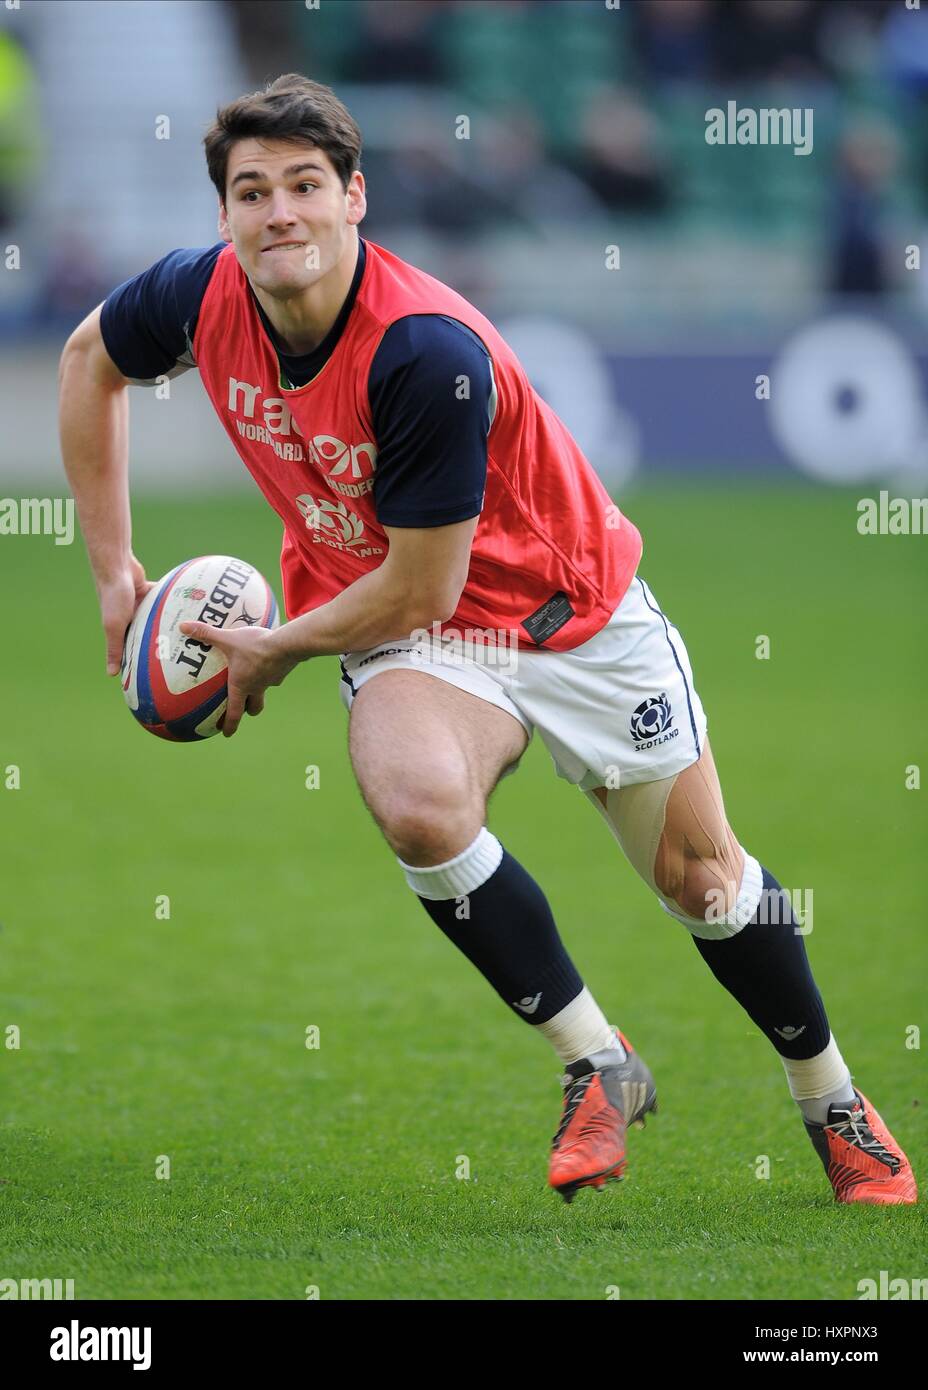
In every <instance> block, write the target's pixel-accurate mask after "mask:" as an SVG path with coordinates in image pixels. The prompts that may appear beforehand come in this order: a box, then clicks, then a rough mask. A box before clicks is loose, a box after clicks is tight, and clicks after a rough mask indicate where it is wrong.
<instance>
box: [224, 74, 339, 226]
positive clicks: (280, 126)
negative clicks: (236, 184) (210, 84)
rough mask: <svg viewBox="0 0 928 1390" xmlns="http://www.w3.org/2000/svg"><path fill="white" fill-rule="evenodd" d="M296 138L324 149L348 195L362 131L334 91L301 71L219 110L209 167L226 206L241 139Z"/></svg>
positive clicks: (297, 140) (293, 140)
mask: <svg viewBox="0 0 928 1390" xmlns="http://www.w3.org/2000/svg"><path fill="white" fill-rule="evenodd" d="M250 139H265V140H290V141H292V142H293V143H294V144H301V145H315V146H316V147H317V148H318V149H320V150H324V151H325V153H326V154H327V155H328V157H329V159H330V160H331V161H332V163H333V165H334V166H335V171H336V173H337V174H338V177H339V178H340V179H341V181H342V184H343V186H344V188H345V191H346V192H347V191H348V184H349V183H350V181H351V175H352V174H353V173H354V172H355V170H356V169H358V168H360V165H361V132H360V130H359V129H358V126H357V123H356V122H355V120H354V118H353V116H352V115H351V113H350V112H349V111H348V109H347V107H345V106H343V105H342V103H341V102H340V101H339V99H338V97H337V96H336V95H335V93H334V92H333V91H332V89H331V87H324V86H323V85H322V83H321V82H313V81H312V80H311V79H310V78H308V77H303V76H302V74H301V73H298V72H288V73H285V74H284V75H283V77H278V78H276V79H275V80H274V81H273V82H271V83H270V84H269V85H268V86H267V87H266V88H265V90H264V91H263V92H251V93H250V94H249V95H248V96H244V97H238V98H237V100H235V101H233V102H230V103H229V105H228V106H223V107H221V108H220V109H219V110H218V111H217V112H216V120H215V123H214V124H213V125H211V126H210V128H209V130H208V131H207V132H206V134H205V136H204V137H203V145H204V148H205V150H206V167H207V169H208V171H209V176H210V178H211V179H212V181H213V184H214V186H215V188H216V191H217V193H218V194H219V196H220V198H221V199H222V201H223V203H225V200H226V169H227V167H228V163H229V151H230V150H231V148H232V146H233V144H234V143H235V142H236V141H237V140H250Z"/></svg>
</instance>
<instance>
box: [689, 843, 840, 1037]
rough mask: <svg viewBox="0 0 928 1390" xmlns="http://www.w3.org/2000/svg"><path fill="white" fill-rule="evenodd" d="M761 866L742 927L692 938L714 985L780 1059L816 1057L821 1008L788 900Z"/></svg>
mask: <svg viewBox="0 0 928 1390" xmlns="http://www.w3.org/2000/svg"><path fill="white" fill-rule="evenodd" d="M761 870H762V873H763V891H762V893H761V897H760V902H759V904H758V907H757V911H756V912H755V914H754V916H753V917H752V918H751V920H750V922H748V924H747V926H746V927H743V928H742V930H741V931H739V932H737V933H736V934H735V935H734V936H730V937H726V938H725V939H724V940H722V941H706V940H704V939H703V938H702V937H698V936H694V937H693V940H694V941H695V943H696V949H697V950H698V951H699V954H700V955H701V956H702V958H703V960H704V961H705V962H706V964H707V965H708V967H709V969H710V970H711V971H712V973H713V975H714V976H715V978H716V979H717V980H718V982H719V984H720V985H724V986H725V988H726V989H727V990H728V992H729V994H731V995H733V996H734V998H735V999H737V1001H738V1003H739V1004H740V1005H741V1007H742V1008H743V1009H744V1010H745V1011H746V1012H747V1013H748V1014H749V1015H750V1017H751V1018H752V1019H753V1020H754V1022H755V1023H756V1024H757V1026H758V1028H760V1030H761V1031H762V1032H763V1033H765V1034H766V1036H767V1037H768V1038H769V1039H770V1041H771V1042H772V1043H773V1046H774V1047H775V1048H776V1050H777V1052H778V1053H779V1054H780V1056H781V1057H792V1058H796V1059H799V1058H806V1057H817V1056H818V1054H819V1053H820V1052H824V1050H825V1048H826V1047H827V1046H828V1039H829V1037H830V1036H831V1032H830V1029H829V1027H828V1019H827V1017H826V1015H825V1006H824V1004H823V1003H822V996H821V995H820V994H819V992H818V989H817V987H816V984H815V981H814V980H813V978H812V971H811V969H810V968H809V961H808V957H807V956H806V945H805V940H804V938H803V937H802V936H801V935H800V934H799V933H798V932H797V931H796V927H797V925H798V924H797V922H796V920H795V918H794V917H793V913H792V908H791V907H790V902H789V898H788V896H787V895H786V893H785V892H784V890H783V889H782V888H781V887H780V885H779V883H777V881H776V879H775V878H774V877H773V875H772V874H771V873H768V871H767V870H766V869H764V868H763V866H761Z"/></svg>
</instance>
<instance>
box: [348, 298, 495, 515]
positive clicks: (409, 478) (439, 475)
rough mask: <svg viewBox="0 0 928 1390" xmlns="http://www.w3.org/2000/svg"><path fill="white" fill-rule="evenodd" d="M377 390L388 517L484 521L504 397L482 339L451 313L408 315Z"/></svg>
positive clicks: (374, 377)
mask: <svg viewBox="0 0 928 1390" xmlns="http://www.w3.org/2000/svg"><path fill="white" fill-rule="evenodd" d="M368 391H369V399H370V405H371V415H372V419H373V423H374V433H375V438H376V443H377V469H376V472H375V474H374V505H375V509H376V512H377V519H378V521H380V523H381V524H382V525H386V526H416V527H418V526H447V525H450V524H451V523H452V522H456V521H466V520H467V519H468V518H469V517H473V516H478V515H479V513H480V511H481V509H482V507H483V497H484V492H485V489H486V476H487V438H488V435H489V430H490V426H491V424H492V423H493V415H494V413H495V409H496V391H495V386H494V380H493V363H492V359H491V358H490V355H489V353H488V352H487V349H486V347H485V346H484V344H483V343H482V342H481V340H480V339H479V338H478V337H477V335H476V334H475V333H474V332H472V330H471V329H469V328H467V327H466V326H465V325H464V324H461V323H459V322H458V321H457V320H456V319H451V318H446V317H445V316H444V315H441V314H415V315H409V316H407V317H406V318H402V319H398V320H397V321H396V322H395V323H393V324H391V325H390V327H389V328H388V329H387V331H386V333H385V334H384V336H383V339H382V340H381V343H380V345H379V347H378V349H377V352H376V354H375V356H374V360H373V363H372V364H371V370H370V376H369V381H368Z"/></svg>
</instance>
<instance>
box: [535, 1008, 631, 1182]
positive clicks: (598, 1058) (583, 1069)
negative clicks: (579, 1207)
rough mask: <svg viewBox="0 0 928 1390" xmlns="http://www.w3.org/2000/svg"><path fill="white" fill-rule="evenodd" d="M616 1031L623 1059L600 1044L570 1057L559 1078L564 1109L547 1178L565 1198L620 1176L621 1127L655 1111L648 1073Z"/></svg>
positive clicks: (622, 1157)
mask: <svg viewBox="0 0 928 1390" xmlns="http://www.w3.org/2000/svg"><path fill="white" fill-rule="evenodd" d="M616 1034H617V1036H618V1039H619V1041H620V1042H621V1044H622V1046H623V1047H624V1048H625V1052H626V1057H625V1059H624V1061H621V1062H619V1061H616V1055H617V1052H616V1050H613V1049H612V1048H606V1049H605V1050H604V1051H603V1052H595V1053H593V1055H592V1056H590V1057H582V1058H581V1059H580V1060H579V1061H577V1062H571V1063H570V1065H569V1066H568V1067H567V1070H566V1071H565V1073H564V1076H563V1077H562V1080H561V1084H562V1085H563V1087H564V1109H563V1113H562V1115H561V1123H560V1125H559V1126H558V1131H557V1134H555V1136H554V1139H553V1141H552V1149H551V1165H550V1170H549V1174H548V1181H549V1183H550V1185H551V1186H552V1187H553V1188H554V1190H555V1191H556V1192H559V1193H560V1194H561V1196H562V1197H563V1198H564V1201H565V1202H572V1201H573V1199H574V1197H575V1196H576V1194H577V1192H578V1191H579V1189H580V1188H581V1187H593V1188H595V1189H598V1190H599V1191H602V1189H603V1188H604V1187H605V1185H606V1183H607V1182H618V1181H620V1180H621V1179H622V1178H623V1177H624V1175H625V1132H626V1130H627V1128H628V1126H629V1125H632V1124H634V1125H637V1126H638V1128H639V1129H643V1128H644V1124H645V1119H644V1117H645V1115H647V1114H649V1113H652V1112H653V1113H655V1114H656V1113H657V1090H656V1088H655V1085H654V1078H653V1076H652V1075H651V1073H650V1071H649V1070H648V1068H647V1067H646V1066H645V1064H644V1062H643V1061H642V1060H641V1058H640V1057H639V1056H638V1053H637V1052H635V1051H634V1049H633V1048H632V1045H631V1043H630V1042H629V1041H628V1038H626V1037H625V1035H624V1034H623V1033H621V1032H620V1031H619V1030H618V1029H616Z"/></svg>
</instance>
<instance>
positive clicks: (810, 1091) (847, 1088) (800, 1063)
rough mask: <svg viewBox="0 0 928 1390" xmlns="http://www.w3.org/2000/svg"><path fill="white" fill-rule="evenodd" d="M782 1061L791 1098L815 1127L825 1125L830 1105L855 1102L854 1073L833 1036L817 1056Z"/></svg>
mask: <svg viewBox="0 0 928 1390" xmlns="http://www.w3.org/2000/svg"><path fill="white" fill-rule="evenodd" d="M780 1061H781V1062H782V1063H783V1068H784V1070H785V1072H786V1079H787V1081H788V1083H789V1093H790V1095H791V1096H792V1098H793V1100H794V1101H795V1102H796V1104H797V1105H798V1106H799V1108H800V1110H801V1111H802V1113H803V1115H804V1116H805V1118H806V1119H807V1120H810V1121H811V1122H812V1123H813V1124H817V1125H823V1124H824V1123H825V1121H826V1120H827V1119H828V1107H829V1106H830V1105H832V1104H835V1103H837V1104H841V1105H843V1104H845V1103H849V1102H850V1101H852V1100H853V1099H854V1086H853V1083H852V1081H851V1073H850V1072H849V1071H848V1069H847V1065H846V1063H845V1061H844V1058H843V1057H842V1056H841V1053H840V1052H839V1051H838V1044H837V1043H836V1042H835V1040H834V1037H833V1036H832V1035H831V1034H829V1037H828V1046H827V1047H826V1048H825V1051H824V1052H820V1053H819V1054H818V1056H817V1057H804V1058H798V1059H797V1058H793V1057H781V1058H780Z"/></svg>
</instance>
